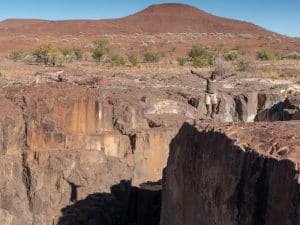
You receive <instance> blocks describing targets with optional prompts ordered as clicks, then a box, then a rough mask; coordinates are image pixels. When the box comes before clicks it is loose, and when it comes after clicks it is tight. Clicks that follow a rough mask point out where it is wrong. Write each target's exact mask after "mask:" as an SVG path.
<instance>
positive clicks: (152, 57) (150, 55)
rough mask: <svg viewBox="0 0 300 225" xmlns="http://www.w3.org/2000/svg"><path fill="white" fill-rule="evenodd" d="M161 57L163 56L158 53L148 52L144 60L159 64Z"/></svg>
mask: <svg viewBox="0 0 300 225" xmlns="http://www.w3.org/2000/svg"><path fill="white" fill-rule="evenodd" d="M160 57H161V55H160V53H158V52H146V53H145V54H144V59H145V61H146V62H158V61H159V60H160Z"/></svg>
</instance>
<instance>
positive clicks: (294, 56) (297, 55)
mask: <svg viewBox="0 0 300 225" xmlns="http://www.w3.org/2000/svg"><path fill="white" fill-rule="evenodd" d="M285 58H287V59H295V60H300V53H299V52H296V51H294V52H290V53H288V54H287V55H286V56H285Z"/></svg>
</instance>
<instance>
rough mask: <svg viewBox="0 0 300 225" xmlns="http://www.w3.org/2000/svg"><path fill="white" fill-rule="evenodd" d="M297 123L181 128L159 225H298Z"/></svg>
mask: <svg viewBox="0 0 300 225" xmlns="http://www.w3.org/2000/svg"><path fill="white" fill-rule="evenodd" d="M299 130H300V123H299V122H293V123H291V122H285V123H282V122H279V123H278V122H277V123H273V124H271V123H251V124H250V123H248V124H227V125H226V124H225V125H224V124H219V125H218V124H214V125H211V124H201V125H200V126H199V127H198V129H197V128H194V127H192V126H191V125H189V124H185V125H183V127H182V128H181V129H180V131H179V133H178V134H177V136H176V137H175V138H174V139H173V141H172V143H171V145H170V156H169V159H168V164H167V167H166V169H165V171H164V182H163V183H164V186H163V193H162V198H163V199H162V214H161V215H162V218H161V223H160V224H161V225H169V224H173V225H176V224H178V225H211V224H218V225H241V224H243V225H259V224H261V225H262V224H264V225H298V224H299V223H300V220H299V218H300V214H299V206H300V201H299V194H300V192H299V190H300V189H299V187H300V186H299V170H298V169H299V160H300V132H299Z"/></svg>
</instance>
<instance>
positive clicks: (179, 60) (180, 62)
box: [177, 57, 187, 66]
mask: <svg viewBox="0 0 300 225" xmlns="http://www.w3.org/2000/svg"><path fill="white" fill-rule="evenodd" d="M186 62H187V58H186V57H178V58H177V63H178V65H180V66H184V65H185V64H186Z"/></svg>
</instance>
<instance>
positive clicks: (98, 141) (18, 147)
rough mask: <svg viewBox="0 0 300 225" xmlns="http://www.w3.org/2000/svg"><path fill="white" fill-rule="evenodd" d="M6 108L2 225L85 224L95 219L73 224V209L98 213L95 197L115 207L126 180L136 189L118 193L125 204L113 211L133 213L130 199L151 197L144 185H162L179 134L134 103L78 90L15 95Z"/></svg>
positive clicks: (49, 88) (53, 87) (41, 88)
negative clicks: (151, 120) (152, 120)
mask: <svg viewBox="0 0 300 225" xmlns="http://www.w3.org/2000/svg"><path fill="white" fill-rule="evenodd" d="M0 106H1V110H0V116H1V117H0V119H1V122H0V123H1V129H0V134H1V135H0V141H1V144H0V168H1V169H0V171H1V173H0V188H1V192H0V217H1V219H2V218H5V220H4V221H3V220H1V225H19V224H23V225H27V224H28V225H29V224H41V225H43V224H44V225H52V224H73V225H74V224H81V223H80V221H82V220H85V219H87V218H88V217H89V215H90V214H89V213H87V214H80V217H78V218H77V219H78V221H77V222H76V223H75V222H74V221H73V220H72V219H70V220H69V219H66V218H68V215H69V214H70V210H67V208H66V207H67V206H68V205H70V204H74V207H73V208H72V207H71V208H72V209H74V210H75V211H76V210H77V209H78V207H79V208H80V207H81V208H89V209H93V203H94V202H93V201H90V200H89V198H88V196H90V197H91V198H92V199H93V198H94V197H95V196H96V198H98V197H99V196H101V197H99V199H102V200H103V201H104V202H102V203H97V204H98V206H99V207H100V206H101V204H105V201H110V200H107V197H105V196H109V197H108V198H113V199H115V196H114V194H115V192H114V193H111V187H113V186H116V185H118V184H119V183H120V182H121V181H122V180H124V181H126V182H127V183H128V185H127V186H126V185H125V187H126V188H125V190H124V187H123V186H124V185H121V186H118V187H120V188H121V190H122V191H121V193H122V194H121V197H120V196H118V198H117V200H116V199H115V200H113V201H112V202H110V204H112V205H115V203H116V204H117V205H119V204H121V205H122V207H121V208H122V210H123V211H122V210H121V211H120V210H119V211H118V213H121V214H122V215H123V214H124V213H127V211H126V210H125V209H127V208H126V207H128V206H129V205H130V204H129V201H130V199H136V198H138V197H134V196H141V194H134V193H144V192H143V190H145V192H147V190H148V188H142V189H141V190H140V185H142V184H143V183H147V182H156V181H158V180H160V179H161V174H162V169H163V167H164V166H165V164H166V161H167V157H168V146H169V143H170V141H171V139H172V138H173V136H174V135H175V133H176V129H175V128H174V129H168V128H164V129H159V130H156V129H155V128H151V127H149V125H148V121H147V119H146V118H145V117H144V116H143V115H142V112H143V110H142V109H141V108H140V107H138V106H137V105H134V104H132V102H127V101H126V98H124V99H120V98H119V97H118V98H114V96H110V97H106V96H104V95H103V93H102V92H101V90H99V89H91V88H86V87H83V86H75V85H72V84H38V85H33V86H30V87H23V88H16V89H14V88H11V89H7V90H6V91H5V93H2V94H1V96H0ZM132 186H136V189H135V190H133V189H132V188H133V187H132ZM97 193H99V194H100V195H97ZM117 193H118V192H117ZM151 193H152V192H151ZM153 193H154V194H153V195H154V196H156V195H157V194H159V193H160V189H158V190H156V191H155V192H153ZM103 196H104V197H103ZM122 196H123V197H122ZM124 196H127V197H124ZM120 198H121V200H122V201H121V200H120ZM139 198H140V197H139ZM143 198H145V199H146V197H143ZM78 201H83V202H84V204H79V206H78V204H77V202H78ZM91 202H92V203H91ZM120 202H121V203H120ZM148 202H149V201H148ZM86 203H87V204H86ZM97 204H96V205H97ZM82 205H83V206H84V207H83V206H82ZM125 206H126V207H125ZM100 208H101V207H100ZM137 208H139V209H142V208H143V207H141V206H140V205H139V206H138V207H137ZM61 209H64V210H63V211H60V210H61ZM117 209H118V207H117ZM98 210H100V212H101V209H99V208H98ZM108 210H110V209H108ZM96 211H97V209H96ZM104 212H106V211H104ZM132 213H133V214H134V213H135V212H132ZM71 214H72V213H71ZM121 214H120V216H121ZM109 215H110V214H108V215H102V216H109ZM100 217H101V216H100ZM62 218H63V219H62ZM71 218H72V217H71ZM79 218H80V219H79ZM98 219H99V218H98ZM96 221H97V220H96ZM104 221H106V220H105V219H102V220H101V219H99V220H98V222H104ZM108 224H115V223H108Z"/></svg>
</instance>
